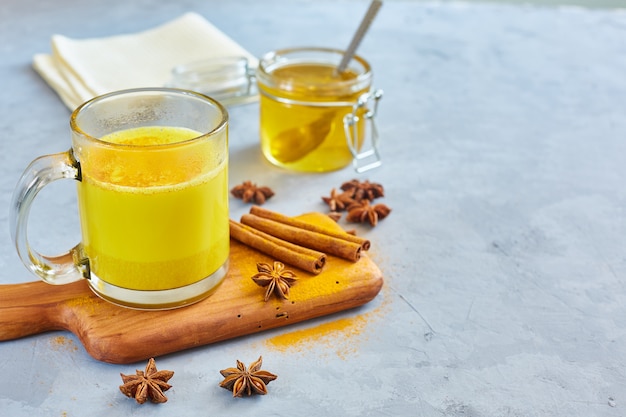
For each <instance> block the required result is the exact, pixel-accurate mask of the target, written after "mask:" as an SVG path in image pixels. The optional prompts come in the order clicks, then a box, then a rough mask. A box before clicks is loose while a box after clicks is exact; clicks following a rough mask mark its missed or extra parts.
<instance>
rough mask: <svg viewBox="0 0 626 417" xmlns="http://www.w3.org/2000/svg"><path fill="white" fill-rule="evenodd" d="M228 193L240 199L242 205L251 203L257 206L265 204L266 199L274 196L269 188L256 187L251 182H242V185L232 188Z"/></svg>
mask: <svg viewBox="0 0 626 417" xmlns="http://www.w3.org/2000/svg"><path fill="white" fill-rule="evenodd" d="M230 192H231V194H232V195H233V196H235V197H236V198H240V199H242V200H243V202H244V203H250V202H252V203H256V204H259V205H261V204H263V203H265V201H266V200H267V199H268V198H270V197H272V196H273V195H274V191H272V189H271V188H269V187H257V185H256V184H255V183H253V182H252V181H244V182H243V183H242V184H239V185H237V186H235V187H233V189H232V190H230Z"/></svg>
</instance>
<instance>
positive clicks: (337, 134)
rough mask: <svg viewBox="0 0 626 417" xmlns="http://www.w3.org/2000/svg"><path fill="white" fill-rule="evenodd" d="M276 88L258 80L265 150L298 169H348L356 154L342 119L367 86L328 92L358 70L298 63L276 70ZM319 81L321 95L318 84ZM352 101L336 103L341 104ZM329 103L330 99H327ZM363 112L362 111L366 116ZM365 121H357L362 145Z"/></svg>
mask: <svg viewBox="0 0 626 417" xmlns="http://www.w3.org/2000/svg"><path fill="white" fill-rule="evenodd" d="M271 75H272V77H273V78H274V79H276V80H277V81H276V83H277V84H278V85H277V87H269V86H266V85H259V88H260V90H261V92H266V93H267V94H269V95H270V96H269V97H268V96H266V95H263V94H261V101H260V109H261V110H260V113H261V116H260V129H261V150H262V151H263V154H264V155H265V157H266V158H267V159H268V160H269V161H271V162H272V163H273V164H275V165H279V166H282V167H285V168H289V169H293V170H296V171H307V172H325V171H332V170H336V169H339V168H343V167H345V166H346V165H348V164H350V163H351V162H352V154H351V153H350V149H349V148H348V145H347V143H346V135H345V131H344V123H343V118H344V116H345V115H347V114H350V113H352V104H353V103H356V101H357V99H358V98H359V96H360V95H361V94H363V93H365V92H366V91H367V90H368V89H369V86H368V87H367V88H364V89H362V90H359V91H351V92H350V91H349V92H346V91H345V87H343V88H344V91H342V90H341V88H342V87H341V86H338V88H337V90H336V91H332V90H330V91H328V88H329V87H328V86H329V85H332V84H333V83H341V82H342V81H353V80H355V79H356V77H357V76H358V75H357V74H356V73H354V72H351V71H346V72H344V73H342V74H336V67H335V66H332V65H326V64H309V63H305V64H293V65H285V66H283V67H279V68H277V69H275V70H274V71H272V73H271ZM290 80H295V81H297V83H300V84H304V85H306V86H307V87H305V88H291V86H290V87H289V88H282V87H281V85H280V83H281V82H285V84H284V85H289V81H290ZM316 84H317V85H320V86H321V88H322V89H324V90H325V91H324V93H323V94H320V93H319V91H318V90H317V89H316V88H315V85H316ZM271 96H277V97H280V98H285V99H288V100H295V101H300V102H315V104H316V105H304V104H298V103H296V104H291V103H284V102H280V101H277V100H275V99H274V98H273V97H271ZM341 102H345V103H350V104H346V105H337V103H341ZM324 103H328V104H324ZM362 113H363V112H361V114H359V116H362ZM363 135H364V121H363V118H362V117H360V118H359V122H357V148H360V146H361V144H362V142H363Z"/></svg>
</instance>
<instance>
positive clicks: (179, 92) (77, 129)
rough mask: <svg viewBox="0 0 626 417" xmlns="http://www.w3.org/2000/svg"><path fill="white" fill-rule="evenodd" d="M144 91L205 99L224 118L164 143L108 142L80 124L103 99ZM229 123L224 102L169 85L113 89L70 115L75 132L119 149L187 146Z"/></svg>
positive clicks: (213, 133)
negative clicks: (209, 127)
mask: <svg viewBox="0 0 626 417" xmlns="http://www.w3.org/2000/svg"><path fill="white" fill-rule="evenodd" d="M144 93H154V94H163V93H167V94H170V95H173V96H179V97H185V96H187V97H194V98H196V99H199V100H201V101H205V102H207V103H209V104H211V105H213V106H214V107H216V108H217V109H218V110H219V112H220V114H221V116H222V118H221V120H220V121H219V123H217V125H216V126H215V127H214V128H213V129H212V130H210V131H209V132H206V133H203V134H201V135H199V136H196V137H193V138H191V139H187V140H184V141H181V142H175V143H164V144H157V145H134V144H121V143H112V142H107V141H105V140H102V139H100V138H97V137H95V136H93V135H90V134H89V133H87V132H85V131H84V130H83V129H82V128H81V127H80V126H79V124H80V123H79V121H78V120H77V119H78V117H79V115H80V114H81V113H83V112H86V111H88V110H89V109H90V108H91V107H93V106H96V105H98V104H99V103H100V102H101V101H105V100H108V99H111V98H114V97H117V96H130V95H137V96H140V95H142V94H144ZM227 124H228V112H227V111H226V109H225V108H224V106H222V104H221V103H220V102H219V101H217V100H215V99H213V98H211V97H209V96H207V95H204V94H201V93H198V92H195V91H191V90H184V89H180V88H168V87H154V88H153V87H145V88H131V89H125V90H118V91H113V92H110V93H106V94H102V95H99V96H96V97H94V98H92V99H90V100H88V101H86V102H84V103H83V104H81V105H80V106H78V107H77V108H76V110H74V111H73V112H72V115H71V117H70V127H71V129H72V131H73V132H75V133H77V134H79V135H81V136H82V137H83V138H85V139H87V140H88V141H90V142H93V143H95V144H98V145H100V146H106V147H111V148H118V149H137V150H139V149H141V150H151V149H155V150H156V149H159V150H162V149H174V148H177V147H181V146H185V145H186V144H189V143H192V142H197V141H198V140H201V139H204V138H207V139H209V138H211V137H214V136H215V135H216V134H217V133H219V132H220V131H222V130H224V129H225V128H226V125H227Z"/></svg>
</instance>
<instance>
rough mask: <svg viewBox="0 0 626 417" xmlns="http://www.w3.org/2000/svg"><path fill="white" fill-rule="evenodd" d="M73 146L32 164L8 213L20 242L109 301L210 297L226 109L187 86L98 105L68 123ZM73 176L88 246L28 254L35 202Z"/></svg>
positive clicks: (36, 259) (31, 257)
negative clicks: (83, 280) (46, 188)
mask: <svg viewBox="0 0 626 417" xmlns="http://www.w3.org/2000/svg"><path fill="white" fill-rule="evenodd" d="M70 126H71V133H72V148H71V149H70V150H69V151H67V152H63V153H59V154H55V155H47V156H42V157H40V158H38V159H36V160H34V161H33V162H32V163H31V164H30V166H29V167H28V168H27V169H26V170H25V172H24V174H23V175H22V177H21V179H20V180H19V182H18V184H17V186H16V189H15V192H14V195H13V202H12V205H11V212H10V223H11V233H12V237H13V241H14V243H15V246H16V248H17V252H18V254H19V256H20V258H21V259H22V262H23V263H24V264H25V265H26V267H27V268H28V269H30V270H31V271H32V272H34V273H35V274H36V275H38V276H40V277H41V278H42V279H43V280H44V281H46V282H49V283H52V284H64V283H68V282H73V281H76V280H78V279H81V278H86V279H87V282H88V283H89V286H90V287H91V289H92V290H93V291H94V292H95V293H96V294H97V295H99V296H100V297H101V298H103V299H106V300H108V301H111V302H113V303H115V304H118V305H122V306H126V307H132V308H139V309H168V308H175V307H181V306H184V305H188V304H191V303H193V302H196V301H199V300H201V299H203V298H205V297H206V296H208V295H209V294H210V293H211V292H212V291H213V290H214V289H215V288H216V287H217V285H218V284H219V283H220V282H221V281H222V280H223V278H224V277H225V275H226V272H227V270H228V256H229V250H230V238H229V225H228V221H229V220H228V219H229V214H228V178H227V174H228V113H227V112H226V110H225V109H224V107H223V106H222V105H221V104H219V103H218V102H217V101H215V100H214V99H212V98H209V97H207V96H204V95H201V94H198V93H194V92H191V91H186V90H178V89H169V88H141V89H132V90H124V91H118V92H113V93H110V94H106V95H103V96H99V97H96V98H94V99H92V100H90V101H88V102H86V103H84V104H83V105H81V106H80V107H78V108H77V109H76V110H75V111H74V112H73V113H72V116H71V118H70ZM62 178H71V179H75V180H77V192H78V209H79V218H80V225H81V234H82V241H81V243H79V244H78V245H76V246H75V247H74V248H72V249H71V250H70V251H69V252H67V253H65V254H64V255H61V256H55V257H49V256H44V255H41V254H40V253H38V252H37V251H36V250H35V249H33V248H32V247H30V245H29V243H28V239H27V233H26V229H27V222H28V216H29V211H30V207H31V203H32V201H33V200H34V198H35V196H36V195H37V193H38V192H39V190H40V189H41V188H42V187H44V186H45V185H46V184H48V183H50V182H52V181H55V180H58V179H62Z"/></svg>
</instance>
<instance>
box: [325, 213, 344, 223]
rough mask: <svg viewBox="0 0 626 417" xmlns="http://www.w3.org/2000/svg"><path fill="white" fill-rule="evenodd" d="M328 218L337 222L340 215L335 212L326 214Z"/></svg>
mask: <svg viewBox="0 0 626 417" xmlns="http://www.w3.org/2000/svg"><path fill="white" fill-rule="evenodd" d="M328 217H330V218H331V219H333V220H334V221H335V222H338V221H339V219H341V213H338V212H336V211H331V212H330V213H328Z"/></svg>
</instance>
